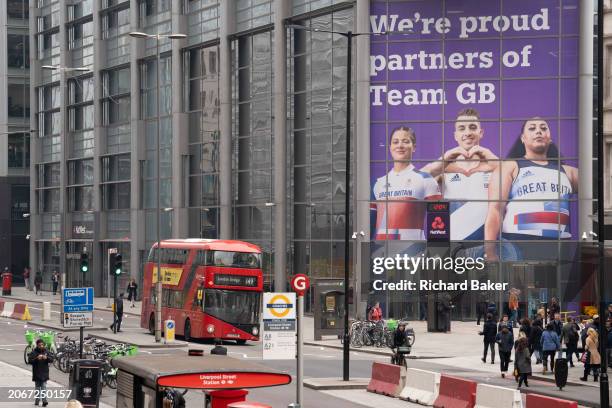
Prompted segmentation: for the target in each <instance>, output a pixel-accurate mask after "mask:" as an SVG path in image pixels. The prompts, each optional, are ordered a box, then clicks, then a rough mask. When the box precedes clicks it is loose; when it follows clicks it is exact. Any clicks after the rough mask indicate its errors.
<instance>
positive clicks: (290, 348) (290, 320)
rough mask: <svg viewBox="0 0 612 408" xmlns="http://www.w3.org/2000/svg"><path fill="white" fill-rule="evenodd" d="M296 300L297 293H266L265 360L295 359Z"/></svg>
mask: <svg viewBox="0 0 612 408" xmlns="http://www.w3.org/2000/svg"><path fill="white" fill-rule="evenodd" d="M295 300H296V299H295V293H264V296H263V336H262V337H263V358H264V360H287V359H293V358H295V352H296V341H295V340H296V338H295V330H296V321H295V317H296V312H295V307H296V304H295Z"/></svg>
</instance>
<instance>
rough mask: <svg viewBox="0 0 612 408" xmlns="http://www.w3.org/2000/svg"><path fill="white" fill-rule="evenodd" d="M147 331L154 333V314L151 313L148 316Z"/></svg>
mask: <svg viewBox="0 0 612 408" xmlns="http://www.w3.org/2000/svg"><path fill="white" fill-rule="evenodd" d="M149 333H150V334H155V316H154V315H153V313H151V317H149Z"/></svg>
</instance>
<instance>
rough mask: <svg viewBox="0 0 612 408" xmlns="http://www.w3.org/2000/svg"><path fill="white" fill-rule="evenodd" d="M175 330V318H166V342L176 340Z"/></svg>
mask: <svg viewBox="0 0 612 408" xmlns="http://www.w3.org/2000/svg"><path fill="white" fill-rule="evenodd" d="M174 332H175V324H174V320H166V321H165V322H164V338H165V339H166V343H172V342H173V341H174Z"/></svg>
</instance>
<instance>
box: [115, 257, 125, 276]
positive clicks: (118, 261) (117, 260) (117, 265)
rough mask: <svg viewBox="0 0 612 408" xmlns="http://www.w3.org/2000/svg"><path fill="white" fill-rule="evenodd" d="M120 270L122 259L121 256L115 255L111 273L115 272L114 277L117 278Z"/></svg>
mask: <svg viewBox="0 0 612 408" xmlns="http://www.w3.org/2000/svg"><path fill="white" fill-rule="evenodd" d="M122 269H123V257H122V256H121V254H117V255H115V265H114V267H113V271H114V272H115V275H117V276H119V275H121V270H122Z"/></svg>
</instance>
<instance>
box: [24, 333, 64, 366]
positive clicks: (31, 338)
mask: <svg viewBox="0 0 612 408" xmlns="http://www.w3.org/2000/svg"><path fill="white" fill-rule="evenodd" d="M56 336H57V332H55V331H53V330H46V331H44V330H30V329H28V330H26V331H25V340H26V346H25V349H24V350H23V360H24V361H25V363H26V364H29V361H28V356H29V355H30V353H31V352H32V351H34V349H35V348H36V341H37V340H38V339H41V340H42V341H43V342H44V343H45V347H46V348H47V351H48V353H49V354H51V355H52V356H55V355H56V354H57V345H56V340H55V339H56Z"/></svg>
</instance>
